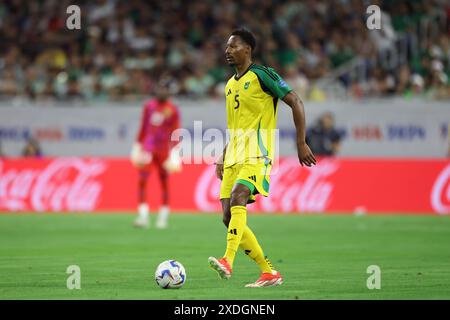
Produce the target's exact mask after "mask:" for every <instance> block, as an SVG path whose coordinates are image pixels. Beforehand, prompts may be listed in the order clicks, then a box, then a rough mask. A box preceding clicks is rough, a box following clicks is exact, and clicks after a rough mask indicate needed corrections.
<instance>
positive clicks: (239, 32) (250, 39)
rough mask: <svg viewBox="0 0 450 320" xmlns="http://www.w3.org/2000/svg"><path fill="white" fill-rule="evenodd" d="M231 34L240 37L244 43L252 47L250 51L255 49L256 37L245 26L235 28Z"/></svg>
mask: <svg viewBox="0 0 450 320" xmlns="http://www.w3.org/2000/svg"><path fill="white" fill-rule="evenodd" d="M231 35H232V36H238V37H240V38H241V39H242V40H243V41H244V42H245V43H246V44H248V45H249V46H250V48H252V52H253V51H255V47H256V39H255V36H254V35H253V33H251V32H250V31H249V30H247V29H245V28H241V29H236V30H234V31H233V32H232V33H231Z"/></svg>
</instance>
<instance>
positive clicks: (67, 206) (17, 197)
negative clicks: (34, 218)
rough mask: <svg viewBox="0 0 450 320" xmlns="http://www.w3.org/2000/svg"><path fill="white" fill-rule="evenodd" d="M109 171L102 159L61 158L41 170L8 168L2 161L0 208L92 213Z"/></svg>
mask: <svg viewBox="0 0 450 320" xmlns="http://www.w3.org/2000/svg"><path fill="white" fill-rule="evenodd" d="M105 170H106V163H105V162H103V161H101V160H83V159H79V158H61V159H56V160H53V161H51V162H50V163H48V164H47V165H46V166H45V167H44V168H42V169H29V168H27V169H22V170H18V169H9V170H7V169H5V165H4V163H3V162H1V161H0V209H7V210H12V211H16V210H33V211H91V210H94V209H95V208H96V206H97V203H98V201H99V199H100V194H101V192H102V184H101V183H100V182H99V181H97V180H96V178H97V177H98V176H99V175H100V174H102V173H103V172H104V171H105Z"/></svg>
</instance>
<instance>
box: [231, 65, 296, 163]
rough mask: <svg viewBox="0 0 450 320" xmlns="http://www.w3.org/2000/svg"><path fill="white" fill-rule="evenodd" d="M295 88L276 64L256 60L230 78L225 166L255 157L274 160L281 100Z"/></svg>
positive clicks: (246, 161) (244, 161) (248, 160)
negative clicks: (287, 82)
mask: <svg viewBox="0 0 450 320" xmlns="http://www.w3.org/2000/svg"><path fill="white" fill-rule="evenodd" d="M291 90H292V89H291V88H290V87H289V86H288V85H287V84H286V82H285V81H284V80H283V79H282V78H281V77H280V76H279V75H278V74H277V73H276V72H275V71H274V70H273V69H272V68H267V67H264V66H259V65H255V64H252V65H251V66H250V67H249V68H248V69H247V71H246V72H244V73H243V74H242V75H241V76H240V77H239V78H238V77H236V75H235V76H233V77H232V78H231V79H230V80H228V82H227V85H226V87H225V96H226V108H227V126H228V134H229V142H228V146H227V149H226V153H225V159H224V166H225V168H227V167H231V166H232V165H234V164H236V163H248V162H251V161H252V159H260V158H265V159H266V161H272V160H273V157H274V154H273V153H274V148H275V146H274V142H275V141H274V140H275V136H276V135H275V132H276V131H275V129H276V125H277V105H278V100H279V99H283V98H284V96H285V95H286V94H287V93H289V92H290V91H291Z"/></svg>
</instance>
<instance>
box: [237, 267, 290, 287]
mask: <svg viewBox="0 0 450 320" xmlns="http://www.w3.org/2000/svg"><path fill="white" fill-rule="evenodd" d="M281 284H283V278H282V277H281V274H280V273H279V272H278V271H275V270H272V273H269V272H265V273H262V274H261V276H260V277H259V279H258V280H256V281H255V282H254V283H249V284H246V285H245V287H246V288H260V287H271V286H279V285H281Z"/></svg>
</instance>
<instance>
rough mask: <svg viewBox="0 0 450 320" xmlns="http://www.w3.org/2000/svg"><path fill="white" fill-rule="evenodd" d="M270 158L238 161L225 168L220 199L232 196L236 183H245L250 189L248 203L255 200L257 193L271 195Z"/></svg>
mask: <svg viewBox="0 0 450 320" xmlns="http://www.w3.org/2000/svg"><path fill="white" fill-rule="evenodd" d="M271 167H272V165H271V162H270V160H269V159H264V158H262V159H261V160H258V161H252V162H251V163H242V164H241V163H237V164H234V165H232V166H231V167H227V168H224V169H223V177H222V184H221V185H220V199H225V198H230V197H231V191H232V189H233V187H234V185H235V184H236V183H240V184H243V185H245V186H247V187H248V188H249V189H250V192H251V193H250V198H249V201H248V203H252V202H255V194H258V193H259V194H261V195H263V196H265V197H267V196H268V195H269V186H270V176H269V174H270V169H271Z"/></svg>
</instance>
